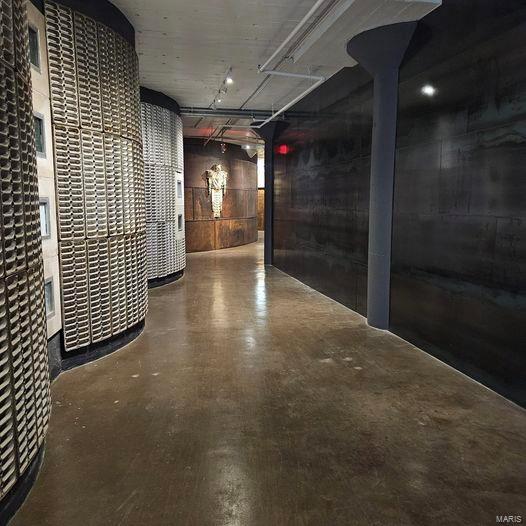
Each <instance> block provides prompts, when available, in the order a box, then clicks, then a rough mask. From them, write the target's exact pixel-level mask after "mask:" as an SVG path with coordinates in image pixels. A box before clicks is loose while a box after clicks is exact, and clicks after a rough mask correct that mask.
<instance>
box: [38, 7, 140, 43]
mask: <svg viewBox="0 0 526 526" xmlns="http://www.w3.org/2000/svg"><path fill="white" fill-rule="evenodd" d="M31 1H32V2H33V3H34V4H35V5H36V6H37V7H38V8H39V9H40V5H42V4H43V3H44V0H42V1H40V0H31ZM52 1H53V2H55V3H57V4H62V5H64V6H66V7H69V8H71V9H73V10H74V11H78V12H79V13H82V14H83V15H86V16H89V17H91V18H93V19H94V20H96V21H97V22H101V23H103V24H104V25H105V26H107V27H109V28H110V29H113V31H115V32H116V33H118V34H119V35H120V36H121V37H122V38H124V39H125V40H126V41H127V42H128V43H129V44H131V46H132V47H133V48H134V49H135V28H134V27H133V26H132V24H131V23H130V21H129V20H128V19H127V18H126V16H125V15H124V13H123V12H122V11H121V10H120V9H119V8H117V7H115V6H114V5H113V4H112V3H111V2H109V1H108V0H88V1H86V0H52Z"/></svg>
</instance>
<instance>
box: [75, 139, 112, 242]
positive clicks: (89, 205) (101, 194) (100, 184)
mask: <svg viewBox="0 0 526 526" xmlns="http://www.w3.org/2000/svg"><path fill="white" fill-rule="evenodd" d="M81 143H82V172H83V179H84V206H85V223H86V237H88V238H96V237H105V236H107V235H108V213H107V207H106V177H105V174H104V139H103V136H102V134H101V133H98V132H92V131H90V130H82V132H81Z"/></svg>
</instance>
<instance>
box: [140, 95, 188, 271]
mask: <svg viewBox="0 0 526 526" xmlns="http://www.w3.org/2000/svg"><path fill="white" fill-rule="evenodd" d="M141 119H142V135H143V156H144V181H145V193H146V195H145V202H146V214H145V217H146V254H147V260H148V269H147V270H148V279H155V278H163V277H166V276H169V275H170V274H174V273H176V272H179V271H180V270H183V269H184V268H185V266H186V253H185V244H184V193H183V192H182V191H181V195H180V196H178V195H177V181H180V182H181V190H182V189H183V188H184V176H183V124H182V120H181V117H179V115H177V114H176V113H174V112H172V111H170V110H168V109H166V108H161V107H159V106H155V105H153V104H149V103H145V102H143V103H141ZM179 214H181V216H182V221H183V222H182V229H181V230H179V227H178V216H179ZM181 240H182V243H181V242H180V241H181ZM181 251H182V252H181Z"/></svg>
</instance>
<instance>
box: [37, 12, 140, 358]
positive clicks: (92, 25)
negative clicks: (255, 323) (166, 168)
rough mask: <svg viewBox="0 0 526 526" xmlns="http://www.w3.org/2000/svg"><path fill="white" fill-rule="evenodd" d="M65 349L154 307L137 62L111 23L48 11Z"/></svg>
mask: <svg viewBox="0 0 526 526" xmlns="http://www.w3.org/2000/svg"><path fill="white" fill-rule="evenodd" d="M45 14H46V26H47V43H48V53H49V70H50V71H49V73H50V85H51V107H52V118H53V135H54V146H55V165H56V169H55V174H56V184H57V201H58V202H57V209H58V228H59V254H60V263H61V276H62V283H61V285H62V286H61V288H62V297H63V325H64V347H65V351H66V352H69V351H73V350H81V349H83V348H88V346H93V344H97V343H99V344H101V343H103V342H104V341H105V340H107V339H109V338H111V337H114V336H116V335H119V334H122V333H123V332H124V331H126V330H128V329H130V328H132V327H134V326H136V325H137V324H138V323H140V322H141V321H142V320H143V319H144V317H145V314H146V309H147V285H146V245H145V238H146V236H145V226H146V225H145V200H144V199H145V198H144V171H143V159H142V152H141V131H140V130H141V127H140V101H139V77H138V60H137V55H136V53H135V49H134V47H133V45H132V44H131V43H129V42H128V41H127V40H126V39H125V38H123V37H122V36H121V35H120V34H118V33H117V32H115V31H113V30H112V29H110V28H109V27H107V26H106V25H104V24H102V23H100V22H98V21H96V20H94V19H92V18H90V17H89V16H86V15H84V14H82V13H79V12H76V11H74V10H72V9H70V8H69V7H66V6H64V5H61V4H59V3H55V2H46V4H45Z"/></svg>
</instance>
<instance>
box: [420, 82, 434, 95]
mask: <svg viewBox="0 0 526 526" xmlns="http://www.w3.org/2000/svg"><path fill="white" fill-rule="evenodd" d="M420 92H421V93H422V95H426V96H427V97H432V96H433V95H435V94H436V92H437V90H436V88H435V87H434V86H431V84H426V85H425V86H422V89H421V90H420Z"/></svg>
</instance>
